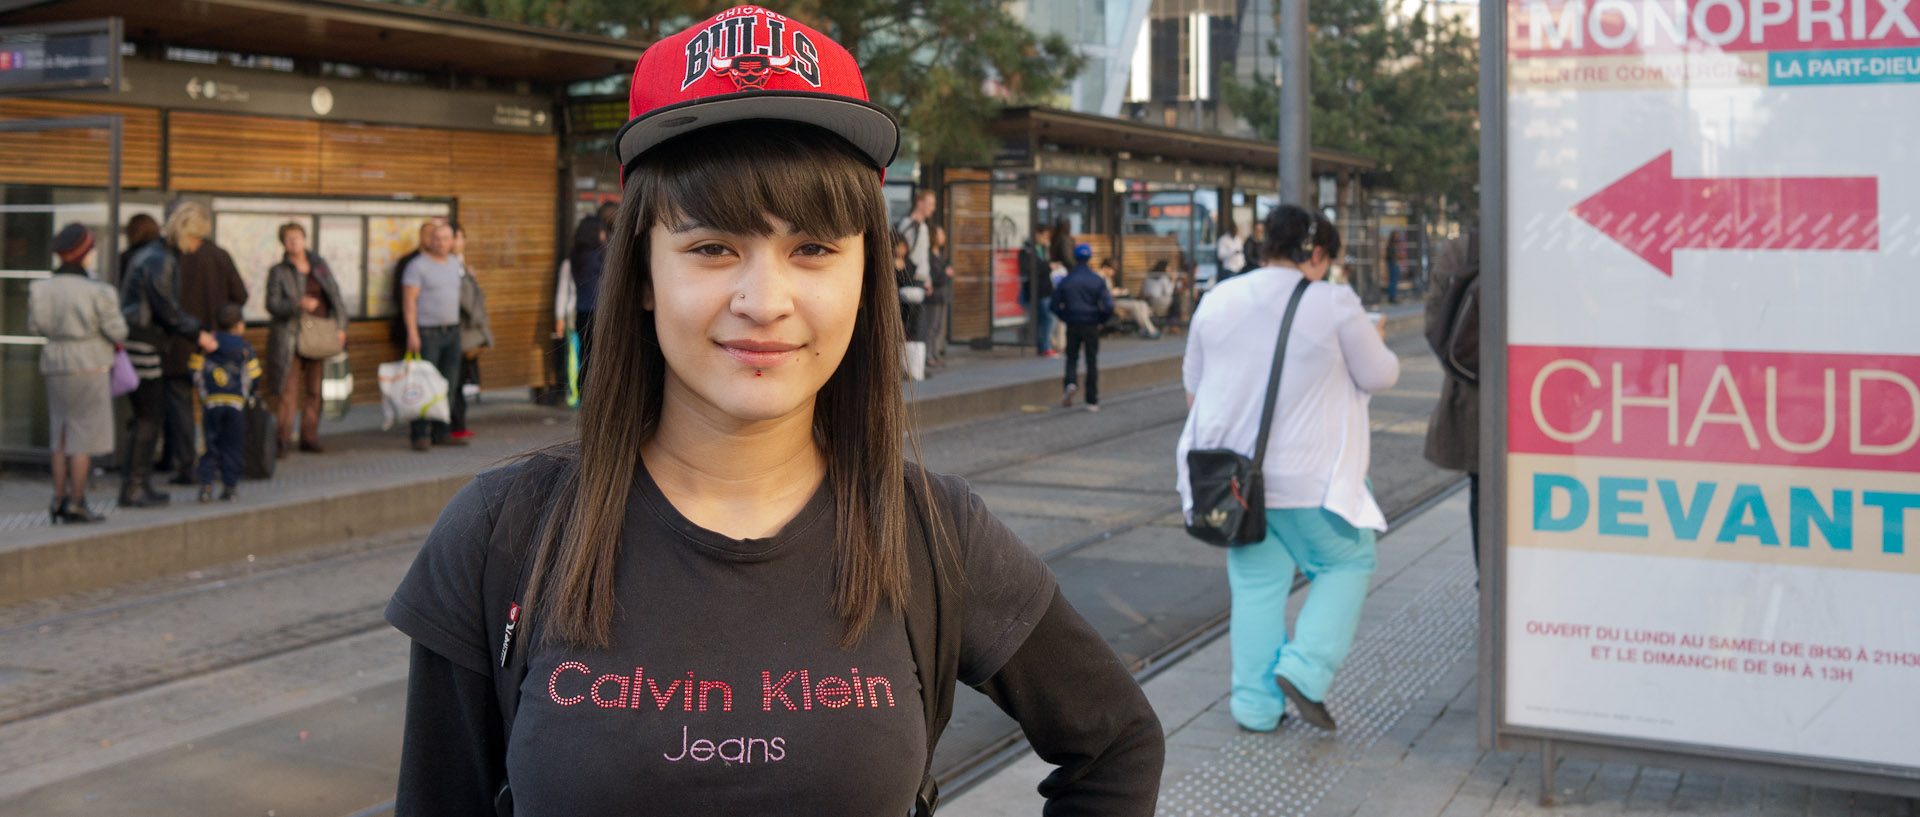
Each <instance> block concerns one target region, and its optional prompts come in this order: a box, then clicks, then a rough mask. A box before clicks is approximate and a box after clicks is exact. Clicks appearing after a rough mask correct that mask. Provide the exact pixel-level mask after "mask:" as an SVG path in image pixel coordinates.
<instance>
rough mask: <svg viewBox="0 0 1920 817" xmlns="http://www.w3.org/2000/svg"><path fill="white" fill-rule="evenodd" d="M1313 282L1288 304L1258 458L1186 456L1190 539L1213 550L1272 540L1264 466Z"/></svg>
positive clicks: (1220, 451) (1225, 451)
mask: <svg viewBox="0 0 1920 817" xmlns="http://www.w3.org/2000/svg"><path fill="white" fill-rule="evenodd" d="M1311 283H1313V282H1312V281H1309V280H1307V279H1306V278H1305V277H1302V278H1301V279H1300V284H1299V285H1298V286H1295V287H1294V288H1293V297H1292V298H1290V299H1288V300H1287V314H1286V317H1283V318H1281V319H1280V339H1279V340H1278V341H1276V342H1275V343H1274V349H1273V370H1272V373H1271V374H1269V375H1267V402H1266V403H1265V404H1264V405H1262V406H1261V408H1260V436H1259V438H1258V439H1256V440H1254V443H1253V458H1252V459H1248V458H1247V456H1246V455H1245V454H1242V453H1240V452H1238V451H1235V450H1233V449H1231V448H1205V449H1200V450H1197V451H1188V452H1187V486H1188V487H1189V488H1190V489H1191V492H1192V494H1193V513H1192V515H1191V517H1190V518H1189V519H1188V520H1187V534H1188V535H1190V536H1192V537H1193V538H1195V539H1198V540H1200V541H1202V542H1205V543H1207V544H1209V545H1219V546H1220V547H1239V546H1240V545H1251V544H1254V543H1255V542H1260V541H1264V540H1265V539H1266V538H1267V493H1266V480H1265V479H1264V478H1263V477H1261V475H1260V467H1261V464H1262V463H1264V462H1265V461H1266V459H1267V437H1268V436H1269V435H1270V434H1271V433H1272V431H1273V404H1274V401H1276V400H1278V399H1279V397H1280V369H1281V367H1282V365H1283V364H1285V363H1286V360H1287V335H1288V334H1290V333H1292V332H1293V313H1295V312H1297V311H1299V309H1300V296H1302V295H1305V294H1306V292H1307V286H1308V285H1309V284H1311ZM1188 342H1192V341H1191V340H1189V341H1188Z"/></svg>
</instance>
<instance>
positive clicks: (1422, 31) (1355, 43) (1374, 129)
mask: <svg viewBox="0 0 1920 817" xmlns="http://www.w3.org/2000/svg"><path fill="white" fill-rule="evenodd" d="M1283 2H1284V0H1283ZM1427 2H1429V3H1430V2H1432V0H1427ZM1389 12H1390V10H1389V9H1388V8H1386V7H1385V6H1384V5H1383V4H1382V3H1381V2H1380V0H1312V4H1311V5H1310V6H1309V7H1308V17H1309V20H1308V31H1309V37H1310V38H1311V47H1312V54H1311V55H1310V59H1311V63H1312V67H1311V71H1312V84H1313V93H1312V97H1311V99H1312V105H1313V110H1312V114H1311V120H1310V128H1311V130H1312V140H1313V145H1314V147H1320V148H1332V149H1335V150H1343V151H1347V152H1349V153H1354V154H1358V155H1360V156H1365V157H1367V158H1369V159H1373V160H1375V161H1377V162H1379V163H1380V165H1381V167H1382V168H1383V171H1384V175H1385V178H1384V179H1383V180H1382V181H1383V182H1384V184H1385V186H1387V187H1390V188H1393V189H1397V190H1399V191H1401V192H1403V193H1405V194H1407V195H1408V196H1409V197H1411V199H1412V203H1413V205H1414V207H1415V208H1416V211H1418V212H1419V214H1420V215H1421V217H1422V219H1421V220H1422V221H1423V222H1424V221H1428V220H1430V219H1431V217H1433V216H1435V215H1439V214H1440V213H1439V212H1438V208H1439V207H1440V206H1441V203H1442V202H1445V204H1446V206H1447V209H1448V210H1450V211H1452V214H1453V215H1455V216H1457V217H1459V218H1460V219H1461V220H1463V221H1468V222H1471V221H1473V220H1476V219H1477V218H1478V212H1479V196H1478V193H1477V186H1478V184H1479V179H1480V165H1479V159H1480V129H1479V101H1478V100H1479V85H1480V66H1479V47H1478V44H1477V43H1476V42H1475V40H1474V38H1473V36H1472V35H1471V34H1469V33H1468V32H1467V31H1466V29H1465V27H1464V26H1462V25H1461V24H1460V23H1459V22H1458V21H1457V20H1454V19H1452V18H1449V17H1447V16H1445V15H1434V14H1432V13H1431V11H1430V10H1429V9H1428V7H1427V6H1426V5H1424V4H1423V5H1422V6H1421V7H1420V8H1419V11H1418V13H1415V14H1411V15H1406V16H1396V15H1393V14H1390V13H1389ZM1430 18H1437V20H1438V22H1435V19H1430ZM1268 47H1269V48H1270V49H1273V50H1274V51H1275V52H1277V50H1278V45H1277V43H1270V44H1269V46H1268ZM1221 86H1222V89H1223V94H1224V97H1225V99H1226V102H1227V106H1228V107H1229V108H1231V109H1232V110H1233V111H1234V112H1235V113H1237V114H1239V115H1240V116H1242V117H1244V118H1246V119H1247V121H1249V122H1251V123H1252V124H1253V126H1254V128H1255V129H1256V130H1257V131H1258V132H1259V133H1260V134H1261V135H1262V136H1263V137H1265V138H1272V139H1277V138H1278V137H1279V125H1278V122H1277V121H1276V118H1277V116H1278V112H1279V89H1278V88H1277V87H1276V86H1275V85H1274V84H1273V78H1272V77H1270V76H1269V77H1260V76H1258V75H1256V77H1255V81H1254V82H1252V83H1238V82H1235V81H1234V80H1233V78H1232V76H1231V75H1229V76H1226V77H1223V78H1222V80H1221Z"/></svg>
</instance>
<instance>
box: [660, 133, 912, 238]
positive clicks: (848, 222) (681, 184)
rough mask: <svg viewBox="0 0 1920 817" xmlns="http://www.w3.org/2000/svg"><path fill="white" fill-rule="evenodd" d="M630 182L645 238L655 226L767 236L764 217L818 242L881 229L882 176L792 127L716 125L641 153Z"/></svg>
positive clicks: (844, 147)
mask: <svg viewBox="0 0 1920 817" xmlns="http://www.w3.org/2000/svg"><path fill="white" fill-rule="evenodd" d="M635 167H636V169H638V168H640V167H645V168H646V169H647V170H648V171H650V172H645V173H633V174H629V175H628V181H629V183H633V182H635V181H638V182H640V183H641V184H643V185H646V186H648V187H651V188H652V189H649V190H643V191H642V192H643V193H645V194H646V195H645V196H644V198H643V199H642V208H641V213H640V223H639V225H637V226H638V227H639V229H640V231H641V232H645V231H647V230H649V229H652V227H653V225H655V224H666V225H667V226H668V227H669V228H673V229H678V228H682V227H686V226H690V225H699V226H703V227H708V228H711V229H715V230H719V231H721V232H725V233H734V234H737V235H759V236H764V235H772V234H773V232H774V227H773V223H772V222H770V221H769V220H768V218H767V217H768V216H772V217H773V218H777V219H779V220H781V221H784V222H786V223H787V224H789V225H791V227H792V229H793V230H794V231H795V232H797V233H804V234H806V235H811V236H815V237H817V238H822V239H834V238H844V237H846V236H850V235H855V234H862V233H865V232H866V231H867V227H868V225H870V224H872V223H873V222H874V220H875V219H876V218H877V219H878V220H879V221H880V223H883V224H884V223H885V222H886V213H885V210H884V208H885V206H886V205H885V200H884V199H883V198H882V197H881V196H880V195H879V193H880V178H879V172H878V171H877V170H875V169H874V167H873V166H872V165H870V164H868V163H867V162H866V160H865V159H863V158H860V154H859V152H858V150H857V149H856V148H854V146H853V144H852V143H850V142H847V141H846V140H845V139H842V138H841V137H839V136H837V135H835V134H832V133H830V132H828V131H826V130H824V129H821V128H815V127H813V126H810V125H797V124H794V123H791V122H781V123H769V122H736V123H731V124H727V125H716V126H714V127H711V128H706V129H703V130H701V131H700V132H699V133H698V134H690V135H688V136H683V137H680V138H677V139H674V140H672V141H669V142H666V143H663V144H661V145H660V146H659V147H656V148H654V149H653V150H650V151H648V152H647V153H645V154H643V155H642V157H641V159H640V160H638V161H637V162H636V163H635Z"/></svg>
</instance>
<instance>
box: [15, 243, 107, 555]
mask: <svg viewBox="0 0 1920 817" xmlns="http://www.w3.org/2000/svg"><path fill="white" fill-rule="evenodd" d="M53 251H54V253H55V254H56V255H58V256H60V265H59V266H58V267H56V268H54V270H53V276H52V277H50V278H47V279H45V280H41V281H35V282H34V283H33V286H32V287H31V288H29V290H28V295H27V331H29V332H32V333H33V334H35V335H39V336H41V337H44V338H46V339H47V345H46V346H43V347H41V349H40V373H41V374H43V375H45V376H46V378H47V429H48V436H49V438H50V440H49V442H50V445H49V447H51V448H52V449H53V504H52V505H50V506H49V507H48V508H47V514H48V516H50V517H52V521H53V523H54V524H59V523H61V522H98V521H100V517H98V516H95V515H94V514H93V512H92V511H90V510H88V509H87V474H88V473H89V472H90V471H91V469H92V466H93V457H95V456H100V455H106V454H111V453H113V391H112V384H111V383H110V380H111V376H110V375H109V373H108V372H109V370H111V369H112V368H113V350H114V345H115V344H117V343H119V342H121V341H123V340H126V339H127V321H126V318H125V317H123V316H122V315H121V314H120V296H119V294H118V293H116V292H114V289H113V287H111V286H108V285H107V284H104V283H101V282H99V281H95V280H93V279H92V278H89V277H87V268H88V267H90V266H92V265H93V260H94V254H95V253H94V248H93V234H92V233H91V232H88V231H87V228H86V227H83V226H81V225H79V224H77V223H76V224H68V225H67V226H66V228H65V229H62V230H61V231H60V234H59V235H57V236H55V237H54V239H53Z"/></svg>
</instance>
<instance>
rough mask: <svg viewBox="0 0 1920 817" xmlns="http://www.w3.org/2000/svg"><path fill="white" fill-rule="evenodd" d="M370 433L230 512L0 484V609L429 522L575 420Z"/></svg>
mask: <svg viewBox="0 0 1920 817" xmlns="http://www.w3.org/2000/svg"><path fill="white" fill-rule="evenodd" d="M1184 349H1185V341H1184V338H1181V337H1179V336H1167V337H1165V338H1163V339H1160V340H1153V341H1148V340H1137V339H1134V338H1123V337H1115V338H1109V339H1107V340H1106V342H1105V343H1104V348H1103V349H1102V352H1103V354H1102V355H1101V385H1102V388H1103V389H1107V390H1111V391H1113V392H1116V393H1117V392H1120V391H1125V390H1131V389H1139V388H1145V387H1149V386H1154V385H1161V384H1165V383H1171V382H1177V381H1178V380H1179V377H1180V358H1181V355H1182V352H1183V351H1184ZM1061 370H1062V364H1061V361H1059V360H1053V359H1042V358H1039V357H1036V356H1035V355H1034V354H1033V353H1032V351H1031V350H1028V349H1024V348H1012V347H995V348H991V349H984V350H976V349H968V348H964V347H954V348H952V349H950V350H949V353H948V365H947V366H946V367H944V368H940V369H935V370H934V371H933V373H932V376H931V377H929V378H928V379H926V380H922V381H919V382H912V383H905V384H903V385H902V389H903V392H904V393H905V394H906V396H907V397H908V399H909V401H910V405H911V407H912V409H913V411H914V413H915V415H916V418H917V421H918V423H919V424H920V427H922V428H932V427H937V426H942V425H947V424H951V423H956V422H961V421H964V420H968V419H974V418H978V417H984V416H990V415H994V414H1000V413H1005V412H1010V411H1019V410H1021V409H1022V408H1023V407H1033V408H1036V409H1037V408H1044V407H1047V406H1057V405H1058V401H1059V395H1060V376H1061ZM380 425H381V416H380V408H379V406H373V405H368V406H356V407H354V408H353V409H352V410H351V411H350V412H349V413H348V415H347V416H346V417H345V418H343V419H339V420H328V421H324V422H322V423H321V441H322V443H323V444H325V445H326V447H327V452H326V453H325V454H320V455H313V454H302V453H295V454H294V455H293V456H291V457H289V458H287V459H284V460H281V461H280V464H279V467H278V468H277V469H276V472H275V475H274V478H273V479H271V480H266V481H247V482H245V483H242V484H241V486H240V498H239V499H238V500H237V501H235V502H231V503H223V502H217V503H212V504H208V505H201V504H198V503H197V502H195V501H194V495H195V493H196V492H197V489H196V488H193V487H183V486H162V487H163V489H171V490H172V492H173V500H174V501H173V504H172V505H171V506H169V507H166V508H159V509H150V510H138V511H131V510H130V511H125V512H122V511H121V510H120V509H119V508H117V507H116V503H115V496H116V494H117V485H118V482H117V477H116V476H114V475H112V474H106V475H102V476H97V477H96V478H95V479H94V483H93V490H92V491H91V492H90V493H89V496H88V503H89V505H90V506H91V507H92V508H94V509H95V510H96V511H97V512H100V513H103V514H104V515H105V516H106V517H107V520H106V521H105V522H102V523H97V524H91V525H52V524H50V523H49V520H48V518H47V512H46V504H47V499H48V496H49V494H50V491H49V489H48V485H47V481H46V478H45V476H44V474H43V473H32V472H21V471H13V472H8V473H5V474H0V605H5V604H12V603H17V602H22V601H30V600H33V599H37V598H44V597H47V596H52V595H57V594H64V593H73V592H80V591H86V590H90V589H96V588H109V587H112V586H113V585H116V584H122V583H125V582H132V581H139V580H143V579H148V578H152V577H155V576H161V575H167V574H173V573H182V572H186V571H190V570H194V569H197V568H201V567H206V566H209V565H215V564H220V563H224V562H230V561H234V560H240V559H246V558H248V557H250V556H251V557H257V556H263V555H266V554H269V553H275V552H282V551H288V550H294V549H298V548H303V547H309V546H312V545H318V544H323V543H326V542H333V541H339V540H342V539H347V538H352V537H359V536H368V535H372V534H377V533H381V532H384V531H389V530H396V529H399V528H406V527H412V526H417V525H424V524H428V523H431V522H432V521H433V519H434V517H435V516H436V515H438V513H439V509H440V508H441V507H442V506H444V505H445V504H446V501H447V499H448V498H450V497H451V496H452V495H453V493H454V492H455V491H457V490H459V489H460V486H462V485H464V484H466V481H467V480H468V479H469V478H471V477H472V475H473V474H474V473H476V472H478V471H481V470H483V469H485V468H487V467H489V466H491V465H495V464H498V463H501V462H504V461H507V460H509V459H511V458H512V457H514V456H517V455H519V454H520V453H522V452H525V451H527V450H529V449H532V448H537V447H539V446H543V445H548V444H553V443H557V442H560V441H562V440H564V439H566V437H567V436H568V434H569V433H570V432H571V430H572V428H573V412H572V411H571V410H568V409H555V408H548V407H544V406H539V405H536V404H533V403H532V402H530V401H529V400H528V399H527V398H526V396H525V392H524V391H523V390H512V391H505V390H503V391H496V392H487V393H486V394H485V395H484V397H483V399H482V401H481V402H480V403H479V404H477V405H475V406H474V407H473V409H472V411H471V412H470V417H469V425H470V426H471V427H472V428H473V429H474V431H475V432H476V433H477V437H476V438H475V439H474V440H473V442H472V444H471V445H470V446H465V447H447V448H436V449H434V450H433V451H432V452H430V453H426V454H422V453H419V452H415V451H413V450H411V449H410V448H408V446H407V439H406V431H405V429H404V427H403V426H400V425H396V427H395V428H393V429H392V430H389V431H382V430H381V429H380ZM160 478H161V479H164V478H165V475H160Z"/></svg>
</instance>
